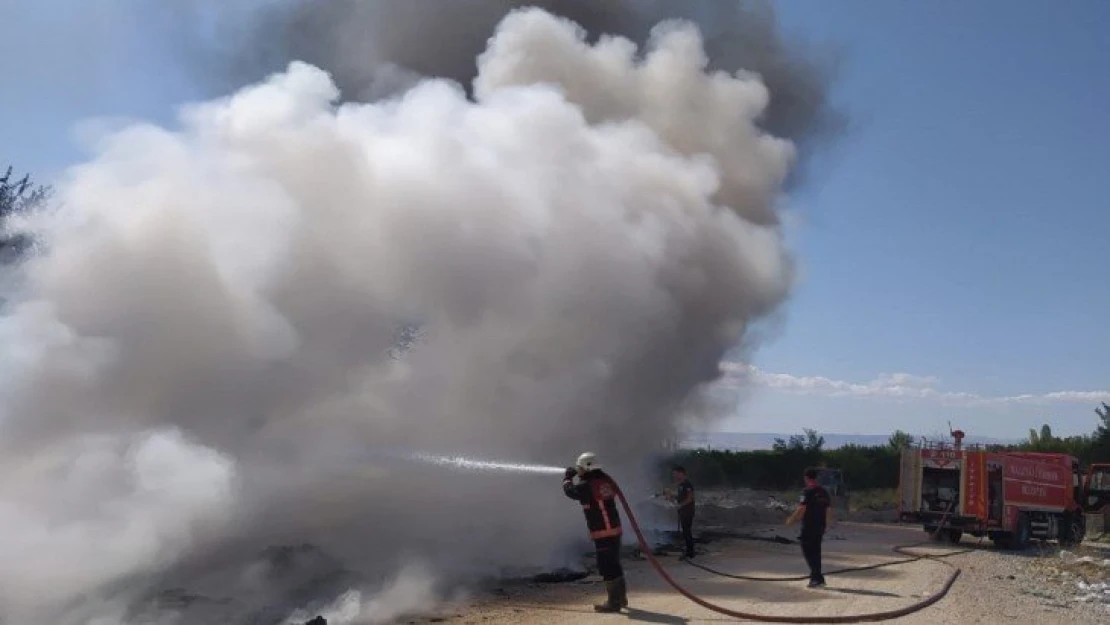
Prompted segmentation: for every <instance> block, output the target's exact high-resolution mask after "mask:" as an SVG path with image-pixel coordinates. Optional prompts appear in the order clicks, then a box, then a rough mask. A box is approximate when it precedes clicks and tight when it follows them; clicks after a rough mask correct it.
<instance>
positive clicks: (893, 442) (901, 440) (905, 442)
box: [886, 430, 914, 451]
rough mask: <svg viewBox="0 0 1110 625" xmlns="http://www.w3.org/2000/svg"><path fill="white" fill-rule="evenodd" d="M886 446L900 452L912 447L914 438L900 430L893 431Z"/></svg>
mask: <svg viewBox="0 0 1110 625" xmlns="http://www.w3.org/2000/svg"><path fill="white" fill-rule="evenodd" d="M886 444H887V445H888V446H889V447H890V448H891V449H893V450H894V451H902V450H903V449H906V448H907V447H913V444H914V437H913V436H911V435H909V434H907V433H906V432H903V431H902V430H894V433H893V434H891V435H890V438H889V439H887V442H886Z"/></svg>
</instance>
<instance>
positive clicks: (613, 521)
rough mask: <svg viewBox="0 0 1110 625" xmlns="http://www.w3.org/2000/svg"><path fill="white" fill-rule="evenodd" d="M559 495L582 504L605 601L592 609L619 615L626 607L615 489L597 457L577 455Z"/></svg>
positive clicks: (568, 469) (568, 470) (585, 454)
mask: <svg viewBox="0 0 1110 625" xmlns="http://www.w3.org/2000/svg"><path fill="white" fill-rule="evenodd" d="M575 478H578V481H577V482H575ZM563 492H564V493H566V496H567V497H570V498H571V499H574V500H575V501H577V502H578V503H580V504H581V505H582V511H583V512H584V513H585V515H586V526H587V527H588V528H589V530H590V538H591V539H593V541H594V551H595V552H596V553H597V570H598V573H600V574H601V578H602V579H604V580H605V591H606V592H607V593H608V599H607V600H606V602H605V603H602V604H599V605H595V606H594V610H596V611H598V612H620V610H621V608H626V607H628V595H627V591H626V588H625V584H624V570H623V569H622V568H621V517H620V514H619V513H618V512H617V489H616V486H615V484H614V483H613V479H612V478H611V477H609V476H608V475H606V474H605V472H604V471H602V470H601V465H599V464H598V462H597V457H596V456H594V454H592V453H590V452H586V453H584V454H582V455H581V456H578V462H577V463H575V466H573V467H567V471H566V475H565V476H564V478H563Z"/></svg>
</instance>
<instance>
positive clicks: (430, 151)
mask: <svg viewBox="0 0 1110 625" xmlns="http://www.w3.org/2000/svg"><path fill="white" fill-rule="evenodd" d="M643 52H644V57H643V58H638V56H637V50H636V46H635V45H634V44H633V43H631V42H630V41H628V40H624V39H620V38H603V39H602V40H601V41H599V42H598V43H597V44H596V45H590V44H589V43H588V42H587V41H586V39H585V33H584V32H583V31H582V30H581V29H579V28H577V27H576V26H575V25H574V24H573V23H572V22H569V21H565V20H562V19H559V18H556V17H553V16H552V15H550V14H548V13H546V12H543V11H541V10H538V9H529V10H520V11H515V12H512V13H510V14H509V15H508V16H507V17H506V18H505V19H504V20H503V21H501V22H500V24H499V25H498V27H497V29H496V32H495V33H494V34H493V38H492V39H491V40H490V43H489V46H488V48H487V50H486V51H485V52H484V53H483V54H482V56H481V57H480V58H479V59H478V72H477V76H476V79H475V82H474V84H473V94H474V100H469V99H468V98H467V96H466V93H465V92H464V90H463V89H462V88H460V87H459V86H458V85H457V84H455V83H451V82H447V81H437V80H428V81H423V82H419V83H417V84H416V85H415V86H413V87H412V88H411V89H409V90H407V91H404V92H402V93H401V94H399V95H397V96H396V97H393V98H389V99H385V100H381V101H378V102H375V103H372V104H366V103H346V104H343V105H337V104H336V102H337V101H338V99H339V95H340V94H339V90H338V89H337V87H336V85H335V84H334V83H333V82H332V80H331V79H330V78H329V76H328V74H326V73H325V72H324V71H322V70H320V69H318V68H316V67H314V66H312V65H309V64H306V63H301V62H294V63H291V64H290V65H289V66H288V67H287V68H286V69H285V70H284V71H282V72H280V73H278V74H275V75H272V76H270V77H269V78H267V79H266V80H265V81H263V82H261V83H259V84H255V85H251V86H248V87H245V88H243V89H241V90H239V91H237V92H236V93H234V94H233V95H231V96H230V97H226V98H221V99H218V100H214V101H210V102H205V103H201V104H196V105H191V106H188V107H185V108H184V109H183V111H182V114H181V126H180V128H176V129H168V128H160V127H156V126H153V125H144V124H135V125H130V126H127V127H125V128H122V129H119V130H117V131H115V132H111V133H107V134H105V135H104V136H103V137H101V138H100V140H99V142H98V143H97V145H96V153H95V155H94V157H93V158H92V159H91V160H90V161H89V162H87V163H85V164H83V165H81V166H78V167H75V168H73V169H72V170H71V171H70V172H69V173H68V175H67V176H66V178H65V179H64V180H63V181H62V182H61V183H60V184H59V186H58V188H57V193H56V203H55V204H54V205H53V206H52V207H51V210H49V211H46V212H42V213H39V214H36V215H33V216H30V217H28V218H26V220H25V221H24V222H23V223H22V224H21V226H22V228H23V229H25V230H26V231H27V232H28V233H29V234H30V235H31V236H33V237H34V238H35V239H36V240H37V241H38V242H39V243H40V245H41V250H40V252H39V253H38V254H36V255H35V256H33V257H31V258H29V259H27V260H26V261H25V262H24V263H22V264H21V265H20V267H19V268H18V270H19V271H20V280H19V283H20V284H21V285H22V286H21V288H20V291H19V292H18V293H16V294H15V295H14V296H13V297H12V298H11V299H10V300H9V301H8V303H7V304H6V306H5V308H4V309H3V311H2V316H0V338H2V340H0V368H2V370H3V371H4V376H3V378H2V380H0V393H2V395H0V400H2V401H0V444H2V447H3V448H2V449H0V452H2V453H0V462H2V463H3V466H2V469H3V471H2V472H0V518H3V519H4V520H5V521H6V524H5V526H6V528H8V529H7V530H6V532H5V534H4V535H3V536H0V555H3V556H4V557H3V558H0V594H2V596H0V616H2V617H3V618H4V619H5V623H9V624H10V625H30V624H32V623H46V622H49V623H57V624H58V625H71V624H73V625H76V624H78V623H80V624H87V623H94V622H97V621H96V620H95V618H102V619H104V618H114V617H109V616H105V615H106V614H118V615H120V616H119V617H118V618H119V619H127V620H131V621H132V622H135V623H138V622H160V621H158V620H157V619H164V618H169V616H166V615H173V614H178V616H179V617H180V619H181V620H178V621H174V622H180V623H194V622H195V623H212V622H227V623H255V622H272V623H279V622H281V621H282V619H285V618H287V617H288V615H289V614H291V613H292V612H293V610H294V609H297V608H303V609H305V610H312V609H315V608H314V606H315V607H316V608H318V607H321V606H326V605H327V603H329V602H331V601H333V600H335V599H336V598H337V597H340V596H341V595H342V594H343V592H345V591H348V590H351V589H355V590H358V591H365V592H369V593H374V592H376V591H377V590H380V589H381V588H383V584H385V585H388V583H389V580H390V579H393V578H394V577H395V575H396V573H397V571H398V570H401V569H402V568H403V565H404V564H405V563H408V562H412V561H422V562H427V563H428V565H429V567H430V568H431V570H434V571H435V572H436V574H437V579H438V580H441V581H445V582H446V581H451V580H457V579H459V578H460V577H462V576H471V577H473V576H476V575H486V574H495V573H498V572H503V571H506V570H523V569H526V568H527V567H529V566H542V565H548V564H551V563H552V562H554V561H560V560H561V559H563V558H565V557H566V553H567V551H566V550H567V549H568V547H571V548H573V544H574V541H576V540H579V539H580V538H581V537H582V536H583V534H584V528H583V522H582V519H581V514H580V510H579V509H578V507H577V506H574V505H572V504H570V502H568V501H567V500H566V499H565V498H564V497H563V496H562V495H561V493H560V492H559V489H558V478H557V477H555V478H552V477H551V476H543V475H539V476H537V475H533V474H506V475H490V474H467V473H464V472H451V471H445V470H443V469H442V468H441V467H437V466H434V465H424V464H420V463H406V462H403V461H401V460H398V458H399V457H401V456H403V455H404V453H405V452H406V451H407V450H411V451H418V452H421V453H427V454H433V455H449V456H456V455H463V456H477V457H483V458H493V459H499V460H504V461H518V462H531V463H544V464H557V465H565V464H570V463H571V461H572V459H573V458H574V456H575V455H576V454H577V453H578V452H580V451H583V450H586V449H589V450H591V451H595V452H598V453H599V454H601V457H602V459H603V461H604V462H606V463H607V464H608V465H609V466H610V467H611V468H612V469H613V470H614V473H615V474H616V475H617V477H618V479H621V478H622V475H628V476H629V481H631V480H632V477H631V473H632V471H633V470H635V469H639V468H640V467H641V466H642V464H643V463H644V462H645V461H646V460H648V459H649V458H650V456H651V454H653V453H655V452H656V451H657V449H658V448H659V446H660V443H661V442H662V441H663V440H664V439H666V438H667V437H669V436H670V435H672V434H673V433H674V428H675V423H676V417H677V415H679V414H680V413H681V412H682V411H683V410H685V409H688V408H689V406H690V405H691V402H693V401H694V400H696V399H697V398H698V396H699V393H700V390H701V389H702V388H703V386H704V385H705V384H706V383H708V382H711V381H713V380H714V379H716V378H717V377H718V376H719V375H720V370H719V366H718V363H719V362H720V359H721V357H722V355H723V354H724V353H725V352H726V351H727V350H728V349H730V348H731V347H733V346H734V345H737V344H738V343H741V342H742V341H743V340H744V338H745V333H746V332H747V330H748V329H749V327H750V325H751V324H752V323H753V322H754V321H756V320H758V319H760V318H761V317H763V316H765V315H768V314H770V313H771V312H773V311H774V310H775V309H776V307H777V306H778V305H779V304H780V303H781V302H782V301H783V300H784V298H785V297H786V295H787V293H788V291H789V287H790V285H791V280H792V266H791V262H790V259H789V255H788V253H787V251H786V250H785V249H784V247H783V241H782V237H781V233H780V232H779V231H778V228H777V225H776V224H777V220H776V219H774V214H775V205H776V200H777V199H778V197H779V195H780V193H781V192H782V185H783V184H784V181H785V180H786V178H787V175H788V173H789V170H790V165H791V163H792V159H793V158H794V156H795V151H794V148H793V145H792V144H791V143H790V142H789V141H786V140H783V139H779V138H775V137H772V136H769V135H767V134H765V133H764V132H763V131H762V130H761V129H760V127H759V125H758V121H759V120H760V119H761V115H762V114H763V112H764V111H765V109H766V107H767V105H768V101H769V97H770V94H769V92H768V89H767V88H766V87H765V86H764V84H763V83H762V82H761V80H760V79H759V78H758V77H757V76H755V75H752V74H747V73H739V74H737V75H729V74H726V73H711V72H707V71H706V66H707V64H708V58H707V57H706V55H705V52H704V50H703V46H702V41H701V38H700V35H699V32H698V30H697V29H696V28H695V27H694V26H693V25H691V24H688V23H687V24H679V23H669V24H664V25H662V26H660V27H659V28H658V29H657V30H655V31H654V33H653V35H652V37H651V38H650V41H649V44H648V46H647V48H646V50H644V51H643ZM413 324H417V325H419V326H420V327H421V328H422V338H421V340H420V341H419V342H418V343H417V344H416V345H415V347H413V348H412V349H411V350H409V351H408V352H407V353H405V354H404V355H403V356H402V357H396V351H395V350H394V347H395V346H396V344H397V343H398V336H399V334H400V333H402V331H403V329H404V328H408V327H411V326H412V325H413ZM622 470H623V471H624V473H622ZM13 528H14V529H13ZM296 545H301V546H300V547H297V546H296ZM276 546H282V547H276ZM290 562H293V563H295V564H296V565H297V566H292V565H291V564H290ZM294 569H296V571H294ZM298 571H299V572H298ZM305 571H309V572H310V573H305ZM304 575H307V577H298V576H304ZM159 589H170V590H171V591H172V592H170V594H169V595H166V594H165V592H163V593H162V594H158V593H159ZM32 590H33V591H32ZM422 592H423V591H422ZM400 594H401V595H403V596H404V597H406V598H407V597H411V596H412V593H409V592H407V591H406V592H403V593H400ZM418 594H419V593H418ZM384 596H386V597H388V596H391V595H388V594H387V595H384ZM406 601H408V599H405V601H401V603H406ZM357 603H358V604H359V605H360V606H363V607H364V608H365V609H364V610H363V611H364V612H374V613H375V614H377V616H375V615H374V614H369V613H366V614H362V615H360V617H359V618H368V619H369V618H380V615H381V614H382V613H390V612H391V611H392V610H396V609H398V608H397V607H396V606H393V605H384V604H382V603H374V602H373V601H364V600H362V599H361V598H359V600H358V601H357ZM387 603H390V602H387ZM416 603H419V601H417V602H416ZM120 605H129V606H131V607H130V608H128V609H127V610H120V608H119V606H120ZM403 607H404V610H406V611H407V610H410V609H412V608H413V607H414V606H411V605H408V604H407V603H406V605H405V606H403ZM111 610H116V612H112V611H111ZM152 614H153V615H155V616H151V615H152ZM214 614H217V615H218V616H213V615H214ZM158 615H161V616H158ZM142 619H147V620H142ZM101 622H104V621H101ZM167 622H169V621H167Z"/></svg>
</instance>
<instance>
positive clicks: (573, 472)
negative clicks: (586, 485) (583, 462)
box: [563, 467, 578, 480]
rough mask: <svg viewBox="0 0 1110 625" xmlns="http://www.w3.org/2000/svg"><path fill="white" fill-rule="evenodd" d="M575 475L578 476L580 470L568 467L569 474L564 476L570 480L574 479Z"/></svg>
mask: <svg viewBox="0 0 1110 625" xmlns="http://www.w3.org/2000/svg"><path fill="white" fill-rule="evenodd" d="M575 475H578V469H576V468H575V467H567V472H566V473H564V474H563V479H566V480H570V479H573V478H574V476H575Z"/></svg>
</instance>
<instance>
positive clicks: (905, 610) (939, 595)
mask: <svg viewBox="0 0 1110 625" xmlns="http://www.w3.org/2000/svg"><path fill="white" fill-rule="evenodd" d="M614 487H615V488H616V491H617V498H618V499H620V502H621V507H623V508H624V512H625V514H626V515H627V516H628V522H629V524H630V525H631V526H632V530H633V531H634V532H635V533H636V539H637V540H638V541H639V543H640V549H641V551H642V552H643V554H644V556H645V557H646V558H647V559H648V562H650V563H651V566H652V568H654V569H655V572H656V573H658V574H659V576H660V577H662V578H663V581H665V582H667V584H668V585H669V586H670V587H671V588H673V589H675V591H677V592H678V593H679V594H681V595H682V596H684V597H686V598H687V599H689V600H690V601H692V602H694V603H696V604H698V605H700V606H701V607H703V608H705V609H707V610H711V611H713V612H716V613H718V614H723V615H725V616H731V617H733V618H737V619H744V620H750V621H761V622H765V623H869V622H875V621H885V620H889V619H894V618H899V617H902V616H906V615H907V614H912V613H914V612H918V611H920V610H923V609H925V608H927V607H929V606H931V605H933V604H934V603H936V602H938V601H940V600H941V599H943V598H944V596H945V595H947V594H948V591H949V590H950V589H951V588H952V585H953V584H954V583H956V579H957V578H959V576H960V573H961V572H962V571H961V569H960V568H959V567H957V566H955V565H953V564H951V563H949V562H945V561H944V560H941V559H940V558H945V557H949V556H954V555H958V554H961V553H967V552H970V551H972V550H971V549H964V550H961V551H958V552H951V553H946V554H941V555H924V554H916V555H915V554H912V553H909V552H908V551H906V550H907V549H910V548H913V547H917V546H919V545H921V544H923V543H915V544H912V545H898V546H895V547H894V548H893V550H894V552H895V553H900V554H902V555H905V556H908V557H907V558H905V559H902V560H894V561H888V562H882V563H879V564H872V565H868V566H860V567H851V568H846V569H838V570H835V571H830V572H828V573H826V575H836V574H838V573H847V572H850V571H864V570H870V569H877V568H881V567H885V566H894V565H897V564H907V563H909V562H916V561H919V560H931V561H933V562H937V563H939V564H943V565H944V566H947V567H948V568H950V569H952V572H951V573H950V574H949V575H948V578H947V579H946V580H945V582H944V584H943V585H942V586H941V588H940V589H939V590H938V591H936V592H935V593H933V594H932V595H930V596H928V597H926V598H924V599H922V600H920V601H917V602H915V603H912V604H910V605H908V606H905V607H901V608H897V609H894V610H886V611H883V612H871V613H868V614H845V615H836V616H785V615H775V614H756V613H753V612H743V611H740V610H733V609H730V608H726V607H723V606H719V605H717V604H715V603H710V602H709V601H706V600H705V599H702V598H701V597H698V596H697V595H695V594H694V593H692V592H690V591H689V590H687V589H685V588H684V587H682V585H681V584H679V583H678V582H676V581H675V580H674V578H673V577H671V575H670V574H669V573H668V572H667V570H666V569H665V568H664V567H663V565H662V564H660V563H659V561H658V560H657V559H656V558H655V554H653V553H652V550H651V547H650V546H649V545H648V542H647V540H646V539H645V538H644V534H643V532H641V531H640V525H639V523H637V522H636V516H635V515H634V514H633V513H632V507H631V506H629V505H628V500H627V499H625V497H624V493H623V492H621V489H620V486H618V485H616V484H615V483H614ZM951 512H952V506H951V505H950V506H949V507H948V510H947V511H945V514H944V516H943V517H941V520H940V523H939V524H938V526H937V529H936V532H934V535H936V534H939V533H940V532H941V530H942V529H943V528H944V526H945V523H946V522H947V521H948V516H949V515H950V514H951ZM690 564H693V563H690ZM693 566H697V567H698V568H701V569H703V570H706V571H708V572H711V573H714V574H717V575H722V576H725V577H729V578H732V579H742V580H747V581H758V582H780V581H801V580H804V579H808V577H809V576H807V575H803V576H800V577H757V576H743V575H731V574H727V573H721V572H719V571H714V570H712V569H710V568H709V567H706V566H704V565H701V564H693Z"/></svg>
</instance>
